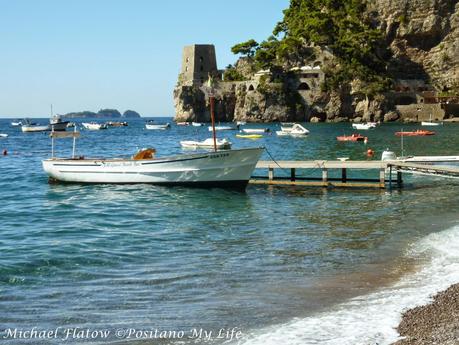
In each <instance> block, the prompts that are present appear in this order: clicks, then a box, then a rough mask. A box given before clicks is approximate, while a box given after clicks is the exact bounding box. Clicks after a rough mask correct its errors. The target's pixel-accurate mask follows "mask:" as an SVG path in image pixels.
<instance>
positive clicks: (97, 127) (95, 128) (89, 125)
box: [82, 122, 107, 131]
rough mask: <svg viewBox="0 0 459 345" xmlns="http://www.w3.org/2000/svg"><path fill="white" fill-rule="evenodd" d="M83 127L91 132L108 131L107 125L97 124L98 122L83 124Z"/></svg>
mask: <svg viewBox="0 0 459 345" xmlns="http://www.w3.org/2000/svg"><path fill="white" fill-rule="evenodd" d="M82 125H83V127H84V128H86V129H88V130H90V131H98V130H101V129H107V125H106V124H105V123H97V122H83V123H82Z"/></svg>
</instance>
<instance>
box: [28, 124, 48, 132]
mask: <svg viewBox="0 0 459 345" xmlns="http://www.w3.org/2000/svg"><path fill="white" fill-rule="evenodd" d="M21 130H22V131H23V132H24V133H28V132H47V131H49V130H51V129H50V128H49V126H26V125H23V126H22V127H21Z"/></svg>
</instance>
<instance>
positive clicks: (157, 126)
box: [145, 123, 171, 130]
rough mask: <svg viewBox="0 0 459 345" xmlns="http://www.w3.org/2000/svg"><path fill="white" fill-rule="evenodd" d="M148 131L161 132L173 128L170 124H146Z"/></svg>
mask: <svg viewBox="0 0 459 345" xmlns="http://www.w3.org/2000/svg"><path fill="white" fill-rule="evenodd" d="M145 128H146V129H159V130H165V129H169V128H171V125H170V123H164V124H159V123H158V124H155V123H146V124H145Z"/></svg>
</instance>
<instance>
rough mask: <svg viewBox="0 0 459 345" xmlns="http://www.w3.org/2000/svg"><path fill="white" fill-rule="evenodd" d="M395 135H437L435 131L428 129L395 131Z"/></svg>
mask: <svg viewBox="0 0 459 345" xmlns="http://www.w3.org/2000/svg"><path fill="white" fill-rule="evenodd" d="M395 135H397V136H399V137H401V136H402V135H403V136H404V137H405V136H406V137H417V136H426V135H435V132H432V131H426V130H425V129H418V130H416V131H410V132H395Z"/></svg>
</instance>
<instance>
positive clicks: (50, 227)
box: [0, 118, 459, 345]
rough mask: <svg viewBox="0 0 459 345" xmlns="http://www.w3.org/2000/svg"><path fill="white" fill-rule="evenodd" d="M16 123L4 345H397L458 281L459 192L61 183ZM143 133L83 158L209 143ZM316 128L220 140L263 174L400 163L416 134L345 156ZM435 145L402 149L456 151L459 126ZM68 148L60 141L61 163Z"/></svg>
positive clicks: (46, 152) (422, 180)
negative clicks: (251, 157)
mask: <svg viewBox="0 0 459 345" xmlns="http://www.w3.org/2000/svg"><path fill="white" fill-rule="evenodd" d="M10 121H11V119H1V120H0V133H7V134H9V137H8V138H6V139H0V149H1V150H2V151H3V150H4V149H6V150H7V151H8V155H6V156H1V157H0V177H1V178H0V200H1V203H0V343H5V344H23V343H24V344H63V343H65V344H125V343H128V344H131V343H132V344H169V343H170V344H191V343H201V342H205V341H206V340H207V342H206V343H210V344H221V343H229V344H263V345H267V344H280V343H282V344H292V345H293V344H302V345H309V344H379V345H381V344H390V343H392V342H393V341H394V340H396V339H397V336H398V335H397V332H396V331H395V329H394V327H396V326H397V324H398V322H399V320H400V317H401V312H402V311H403V310H405V309H406V308H410V307H413V306H415V305H419V304H422V303H425V302H427V301H428V300H429V296H431V294H433V293H435V292H436V291H439V290H441V289H444V288H446V287H448V286H449V285H450V284H452V283H456V282H459V212H458V211H459V180H457V179H456V180H454V179H446V178H439V177H431V176H419V175H417V176H409V175H406V174H405V175H404V182H405V187H404V188H403V189H400V190H399V189H396V188H394V189H393V190H388V189H386V190H374V189H321V188H293V187H288V188H286V187H282V188H280V187H265V186H249V187H248V188H247V191H246V192H245V193H239V192H231V191H227V190H222V189H193V188H183V187H173V188H169V187H157V186H150V185H128V186H124V185H122V186H117V185H61V184H48V181H47V176H46V175H45V173H44V172H43V170H42V167H41V160H43V159H45V158H47V157H49V156H50V151H51V142H50V140H49V138H48V135H47V134H46V133H21V131H20V128H18V127H11V126H10ZM46 121H47V120H46V119H43V120H41V122H42V123H45V122H46ZM98 121H100V120H98ZM144 121H145V119H133V120H129V126H128V127H122V128H109V129H108V130H104V131H84V130H82V131H81V132H82V136H81V138H80V139H78V141H77V154H78V155H84V156H86V157H88V156H96V157H102V156H103V157H116V156H130V155H132V154H134V153H135V152H136V151H137V150H138V149H140V148H145V147H154V148H156V150H157V152H158V153H157V154H158V156H167V155H170V154H179V153H183V152H184V151H182V149H181V148H180V144H179V141H180V140H187V139H188V140H194V139H199V140H203V139H205V138H208V137H210V135H209V132H208V130H207V126H204V127H199V128H198V127H178V126H175V125H174V124H173V125H172V128H171V129H170V130H167V131H155V130H150V131H149V130H146V129H145V128H144ZM155 121H156V122H158V123H161V122H166V121H168V122H172V119H171V118H159V119H158V118H155ZM77 122H81V121H78V120H77ZM305 126H306V127H307V128H308V129H309V130H310V132H311V133H310V135H309V136H308V137H306V138H292V137H277V136H276V135H275V134H272V135H265V137H264V138H263V139H260V140H256V141H251V140H247V139H239V138H236V137H235V134H236V131H231V132H219V133H218V135H219V136H220V137H228V138H229V139H230V140H231V141H232V142H233V147H235V148H240V147H250V146H265V147H266V149H267V150H266V152H265V153H264V154H263V157H262V159H266V160H268V159H271V157H273V158H274V159H276V160H285V159H292V160H312V159H336V158H338V157H349V158H350V159H356V160H358V159H362V160H365V159H376V160H377V159H380V157H381V153H382V151H383V150H384V149H386V148H389V149H391V150H393V151H396V152H397V154H398V155H400V154H401V141H400V138H399V137H396V136H394V132H396V131H398V130H400V129H402V128H403V129H404V130H411V129H417V128H420V126H419V125H415V124H403V125H402V124H382V125H381V126H379V127H378V128H377V129H375V130H372V131H365V132H364V131H361V133H362V134H365V135H367V136H368V137H369V142H368V144H367V145H365V144H363V143H340V142H337V141H336V136H337V135H342V134H343V133H345V134H351V133H353V132H354V131H353V130H352V128H351V125H350V124H309V123H308V124H306V125H305ZM246 127H251V128H253V127H269V128H270V129H271V131H272V132H274V131H275V130H276V129H277V130H279V125H277V124H268V125H266V124H263V125H262V124H257V125H247V126H246ZM433 130H435V131H436V135H435V136H430V137H412V138H404V142H403V151H404V154H405V155H458V154H459V125H458V124H445V125H444V126H440V127H437V128H434V129H433ZM272 132H271V133H272ZM71 144H72V143H71V140H65V139H63V140H59V141H58V142H57V145H56V146H57V147H56V152H57V155H61V156H68V155H70V154H71V146H72V145H71ZM369 148H371V149H372V150H374V151H375V156H374V157H373V158H371V157H367V155H366V151H367V150H368V149H369ZM265 173H266V172H263V171H259V172H257V174H259V175H262V174H265ZM287 173H288V172H286V173H285V174H286V176H287ZM372 174H376V175H372ZM362 176H364V177H374V178H377V173H376V172H375V173H363V175H362ZM348 177H357V176H354V175H353V174H348ZM45 331H46V332H51V333H47V334H45V333H44V332H45ZM21 332H22V333H21ZM27 332H29V333H27ZM53 332H54V333H53ZM29 338H31V339H29Z"/></svg>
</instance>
